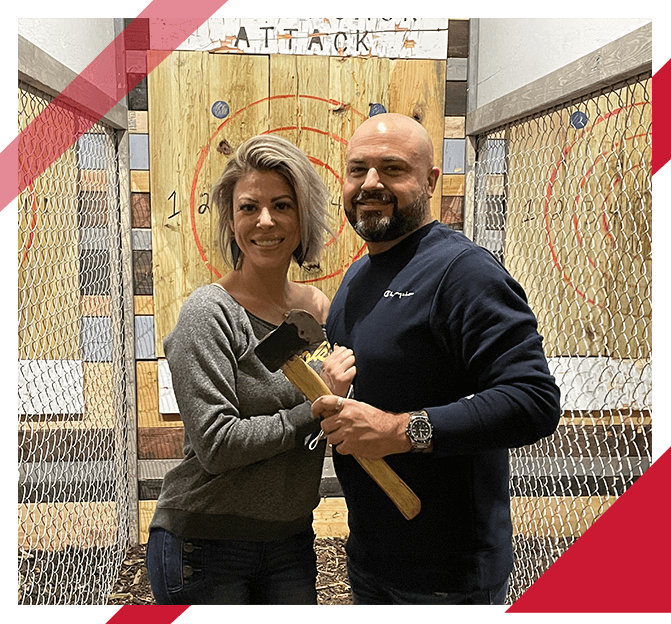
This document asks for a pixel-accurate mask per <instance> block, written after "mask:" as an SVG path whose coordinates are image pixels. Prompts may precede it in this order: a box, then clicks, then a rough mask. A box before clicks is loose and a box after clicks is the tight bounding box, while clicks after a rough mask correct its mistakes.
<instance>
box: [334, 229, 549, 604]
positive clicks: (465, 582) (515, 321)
mask: <svg viewBox="0 0 671 624" xmlns="http://www.w3.org/2000/svg"><path fill="white" fill-rule="evenodd" d="M327 334H328V336H329V340H330V341H331V342H332V343H337V344H339V345H342V346H345V347H349V348H351V349H353V351H354V353H355V356H356V367H357V376H356V379H355V383H354V398H355V399H356V400H358V401H363V402H365V403H369V404H371V405H373V406H375V407H377V408H379V409H382V410H385V411H389V412H396V413H402V412H408V411H413V410H422V409H425V410H426V411H427V413H428V414H429V418H430V420H431V423H432V425H433V428H434V434H433V441H434V442H433V452H432V453H405V454H398V455H390V456H387V457H386V460H387V462H388V463H389V464H390V466H392V468H394V470H396V471H397V472H398V474H399V475H400V476H401V478H403V479H404V480H405V482H406V483H407V484H408V485H409V486H410V487H411V488H412V489H413V490H414V491H415V493H416V494H417V495H418V496H419V498H420V500H421V501H422V510H421V512H420V513H419V515H418V516H417V517H416V518H414V519H413V520H410V521H408V520H405V518H403V516H402V515H401V514H400V512H399V511H398V510H397V509H396V507H395V506H394V505H393V503H392V502H391V501H390V500H389V499H388V498H387V497H386V495H385V494H384V493H383V492H382V490H380V488H379V487H378V486H377V485H375V483H374V482H373V481H372V479H370V477H368V475H366V474H365V473H364V472H363V471H362V469H361V468H360V467H359V465H358V464H357V463H356V462H355V461H354V460H353V459H352V458H351V457H349V456H342V455H339V454H338V453H337V452H334V464H335V468H336V471H337V475H338V478H339V480H340V483H341V485H342V488H343V492H344V494H345V498H346V501H347V507H348V512H349V525H350V537H349V539H348V544H347V552H348V556H349V557H350V558H351V559H352V561H353V562H354V563H356V564H358V565H360V566H362V567H363V568H364V569H366V570H368V571H370V572H372V573H374V574H376V575H378V576H379V577H380V578H381V579H383V580H385V581H386V582H388V583H389V584H391V585H392V586H395V587H399V588H402V589H406V590H408V591H417V592H434V591H439V592H449V591H470V590H474V589H478V588H491V587H495V586H497V585H499V584H500V583H502V582H503V581H504V580H505V578H506V577H507V575H508V574H509V573H510V571H511V569H512V562H513V555H512V524H511V518H510V496H509V490H508V479H509V474H508V448H512V447H518V446H523V445H526V444H531V443H533V442H536V441H537V440H539V439H540V438H542V437H545V436H548V435H550V434H552V433H553V432H554V430H555V428H556V426H557V423H558V421H559V414H560V406H559V389H558V388H557V386H556V384H555V381H554V379H553V377H552V376H551V375H550V373H549V370H548V366H547V361H546V358H545V355H544V353H543V349H542V338H541V336H540V335H539V334H538V332H537V324H536V319H535V317H534V315H533V313H532V311H531V310H530V308H529V306H528V304H527V300H526V296H525V294H524V292H523V290H522V288H521V286H520V285H519V284H518V283H517V282H516V281H515V280H514V279H513V278H512V277H511V276H510V275H509V274H508V272H507V271H506V270H505V269H504V268H503V266H502V265H501V264H500V263H499V262H498V261H497V260H496V259H495V258H494V257H493V256H492V255H491V254H490V253H489V252H487V251H485V250H484V249H482V248H480V247H478V246H476V245H475V244H473V243H472V242H471V241H469V240H468V239H467V238H466V237H465V236H463V235H461V234H459V233H457V232H453V231H452V230H450V229H449V228H448V227H446V226H444V225H442V224H439V223H437V222H434V223H431V224H429V225H427V226H425V227H423V228H421V229H420V230H418V231H417V232H414V233H413V234H411V235H410V236H408V237H407V238H405V239H404V240H402V241H401V242H400V243H398V244H397V245H395V246H394V247H393V248H392V249H390V250H389V251H387V252H384V253H381V254H375V255H373V256H370V255H369V256H365V257H364V258H362V259H361V260H359V261H357V262H356V263H354V264H353V265H352V267H351V268H350V269H349V270H348V271H347V274H346V276H345V278H344V280H343V282H342V285H341V286H340V288H339V290H338V292H337V294H336V296H335V298H334V300H333V303H332V305H331V311H330V314H329V318H328V321H327Z"/></svg>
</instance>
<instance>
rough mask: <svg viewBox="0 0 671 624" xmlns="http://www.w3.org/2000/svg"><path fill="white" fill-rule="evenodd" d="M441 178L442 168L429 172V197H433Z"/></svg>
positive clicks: (433, 168)
mask: <svg viewBox="0 0 671 624" xmlns="http://www.w3.org/2000/svg"><path fill="white" fill-rule="evenodd" d="M439 177H440V168H439V167H432V169H431V171H429V177H428V179H427V182H428V183H429V197H433V193H434V191H435V190H436V184H437V182H438V178H439Z"/></svg>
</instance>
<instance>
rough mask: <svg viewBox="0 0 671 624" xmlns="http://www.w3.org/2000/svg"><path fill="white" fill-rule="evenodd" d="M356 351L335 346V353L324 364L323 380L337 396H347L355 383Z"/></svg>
mask: <svg viewBox="0 0 671 624" xmlns="http://www.w3.org/2000/svg"><path fill="white" fill-rule="evenodd" d="M354 361H355V359H354V351H352V349H346V348H345V347H339V346H338V345H335V346H334V348H333V352H332V353H331V355H329V356H328V357H327V358H326V359H325V360H324V363H323V364H322V371H321V378H322V380H323V381H324V383H325V384H326V385H327V386H328V387H329V388H330V389H331V392H332V393H333V394H335V395H337V396H342V397H344V396H347V391H348V390H349V387H350V386H351V385H352V382H353V381H354V377H355V375H356V366H354Z"/></svg>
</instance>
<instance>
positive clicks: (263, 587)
mask: <svg viewBox="0 0 671 624" xmlns="http://www.w3.org/2000/svg"><path fill="white" fill-rule="evenodd" d="M147 570H148V572H149V581H150V582H151V589H152V592H153V593H154V598H155V599H156V604H164V605H175V604H179V605H205V604H210V605H222V604H236V605H239V604H285V605H295V604H310V605H315V604H317V590H316V579H317V557H316V555H315V551H314V533H313V531H312V530H311V529H310V530H308V531H304V532H302V533H298V534H296V535H292V536H291V537H287V538H283V539H278V540H271V541H251V540H213V539H192V538H181V537H177V536H175V535H173V534H172V533H169V532H168V531H165V530H163V529H154V530H152V531H151V533H150V535H149V542H148V544H147Z"/></svg>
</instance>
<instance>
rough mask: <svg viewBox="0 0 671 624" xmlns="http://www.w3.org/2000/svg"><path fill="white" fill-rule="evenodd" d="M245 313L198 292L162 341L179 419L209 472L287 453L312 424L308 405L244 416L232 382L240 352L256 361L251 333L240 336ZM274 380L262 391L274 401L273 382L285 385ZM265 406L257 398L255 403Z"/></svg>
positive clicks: (187, 443) (187, 441)
mask: <svg viewBox="0 0 671 624" xmlns="http://www.w3.org/2000/svg"><path fill="white" fill-rule="evenodd" d="M242 314H244V311H243V310H242V309H241V308H239V306H237V307H233V306H225V305H221V304H220V303H219V302H217V301H215V300H214V299H213V298H212V297H210V296H208V295H207V293H204V292H203V291H202V290H201V291H200V292H199V291H196V292H195V293H194V294H193V295H192V296H191V297H190V298H189V299H188V300H187V302H186V303H185V304H184V306H183V307H182V310H181V311H180V315H179V320H178V322H177V325H176V326H175V329H174V330H173V331H172V333H171V334H170V335H169V336H168V337H167V338H166V340H165V342H164V345H165V353H166V359H167V360H168V363H169V366H170V370H171V373H172V379H173V388H174V392H175V397H176V399H177V404H178V407H179V411H180V416H181V418H182V421H183V422H184V430H185V447H190V449H191V450H192V451H193V452H194V453H195V454H196V456H197V458H198V460H199V462H200V463H201V465H202V466H203V468H204V469H205V470H206V471H207V472H209V473H210V474H219V473H222V472H226V471H229V470H233V469H235V468H239V467H242V466H247V465H250V464H254V463H257V462H260V461H263V460H266V459H268V458H270V457H273V456H275V455H277V454H279V453H283V452H286V451H288V450H291V449H292V448H294V447H295V445H296V439H297V437H298V436H300V435H302V434H306V432H307V431H309V430H310V429H309V428H310V426H311V425H312V426H314V421H313V419H312V413H311V410H310V403H309V402H308V401H302V402H300V401H299V402H298V404H297V405H295V406H294V407H291V408H289V409H282V406H280V405H277V410H276V411H273V413H260V414H257V415H252V416H249V417H242V415H241V413H240V398H239V397H238V396H237V392H238V390H237V383H236V379H237V377H238V374H239V365H240V362H239V358H240V357H244V354H245V353H246V354H247V355H246V357H248V358H249V357H255V356H250V355H249V349H250V348H251V346H253V345H251V346H250V344H249V342H250V338H251V336H249V335H245V331H244V329H243V327H244V326H243V319H242V318H241V315H242ZM250 333H251V331H250ZM259 366H262V365H261V364H260V363H259ZM277 377H278V376H276V377H275V379H272V376H270V375H268V379H265V380H260V382H259V386H260V387H264V386H265V388H266V392H268V393H269V394H271V395H273V396H274V392H273V387H272V385H273V384H278V383H288V382H284V380H278V379H277ZM285 392H286V391H285ZM272 400H274V399H272ZM265 402H266V403H267V400H266V401H265ZM294 402H295V401H294ZM263 404H264V402H263V401H261V400H259V405H263ZM260 409H262V408H260ZM301 439H302V438H301Z"/></svg>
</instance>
